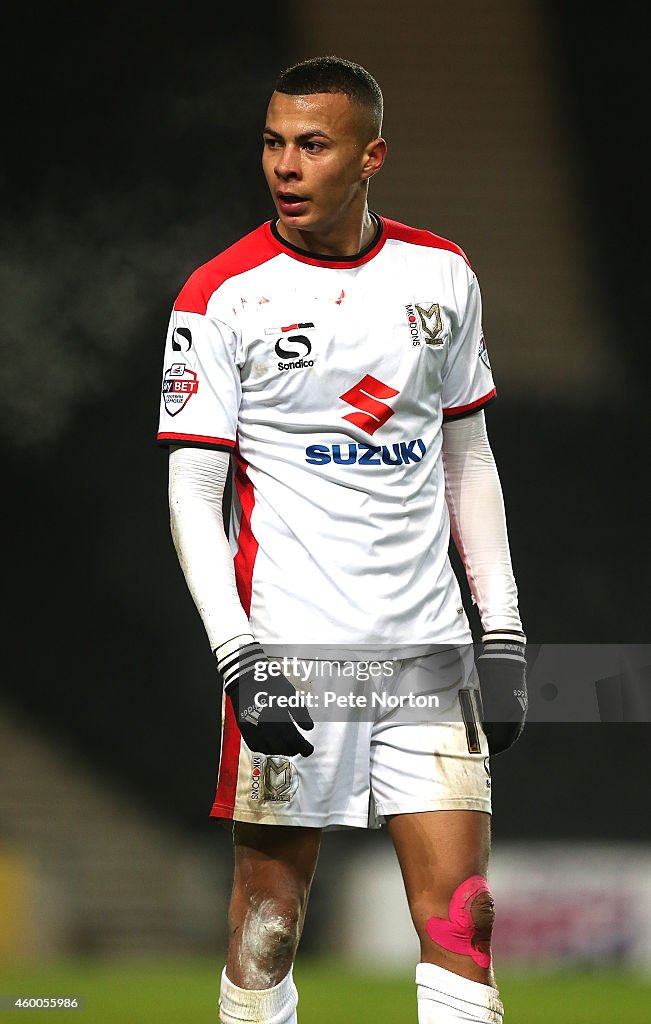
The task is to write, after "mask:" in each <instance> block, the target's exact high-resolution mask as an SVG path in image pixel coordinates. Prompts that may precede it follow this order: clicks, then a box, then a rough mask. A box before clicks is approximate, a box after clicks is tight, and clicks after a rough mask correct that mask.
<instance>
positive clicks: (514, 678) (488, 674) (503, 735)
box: [477, 630, 528, 754]
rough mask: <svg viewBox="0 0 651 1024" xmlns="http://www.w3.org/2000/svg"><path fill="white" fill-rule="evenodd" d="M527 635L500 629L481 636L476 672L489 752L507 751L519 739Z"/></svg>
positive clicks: (523, 714) (524, 700)
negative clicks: (480, 648) (480, 649)
mask: <svg viewBox="0 0 651 1024" xmlns="http://www.w3.org/2000/svg"><path fill="white" fill-rule="evenodd" d="M525 644H526V637H525V636H524V634H523V633H517V632H511V631H509V630H500V631H496V632H493V633H486V635H485V636H483V637H482V651H481V654H480V655H479V657H478V658H477V672H478V673H479V685H480V689H481V703H482V707H483V713H482V725H483V726H484V732H485V733H486V739H487V740H488V749H489V751H490V753H491V754H500V753H501V752H502V751H503V750H508V748H509V747H511V746H513V744H514V743H515V741H516V740H517V739H519V737H520V734H521V733H522V730H523V729H524V720H525V718H526V715H527V703H528V702H527V662H526V658H525Z"/></svg>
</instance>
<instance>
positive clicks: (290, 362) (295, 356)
mask: <svg viewBox="0 0 651 1024" xmlns="http://www.w3.org/2000/svg"><path fill="white" fill-rule="evenodd" d="M313 329H314V324H313V323H305V324H290V325H289V326H288V327H268V328H267V329H266V330H265V332H264V333H265V334H278V333H280V334H287V335H289V336H288V337H287V338H279V339H278V341H277V342H276V344H275V345H274V352H275V353H276V355H277V356H278V359H279V362H278V369H279V370H304V369H306V368H307V367H308V366H314V360H313V359H308V358H307V357H308V356H309V355H310V353H311V351H312V342H311V341H310V339H309V338H308V337H306V336H305V335H304V334H290V333H289V332H290V331H309V330H313Z"/></svg>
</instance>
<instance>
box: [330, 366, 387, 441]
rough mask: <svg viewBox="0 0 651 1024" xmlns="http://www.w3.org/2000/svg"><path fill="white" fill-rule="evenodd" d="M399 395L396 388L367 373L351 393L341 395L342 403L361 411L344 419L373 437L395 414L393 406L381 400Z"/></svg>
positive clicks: (351, 413)
mask: <svg viewBox="0 0 651 1024" xmlns="http://www.w3.org/2000/svg"><path fill="white" fill-rule="evenodd" d="M398 394H400V392H399V391H396V389H395V388H392V387H389V385H388V384H385V383H384V382H383V381H381V380H378V379H377V377H372V376H371V375H370V373H367V374H366V375H365V376H364V377H362V379H361V380H360V381H358V382H357V384H355V386H354V387H352V388H351V389H350V391H346V392H344V394H343V395H339V397H340V398H341V399H342V401H344V402H347V403H348V404H349V405H354V406H355V408H356V409H359V410H360V411H359V412H350V413H348V415H347V416H344V417H343V418H344V419H345V420H348V422H349V423H353V424H354V425H355V426H356V427H359V428H360V430H363V431H364V432H365V433H366V434H371V435H373V434H374V433H375V431H376V430H377V429H378V428H379V427H383V426H384V424H385V423H386V422H387V420H388V419H389V418H390V417H391V416H393V414H394V410H393V409H392V408H391V406H390V405H387V404H386V403H385V402H382V401H380V399H382V398H395V396H396V395H398Z"/></svg>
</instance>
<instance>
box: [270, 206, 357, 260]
mask: <svg viewBox="0 0 651 1024" xmlns="http://www.w3.org/2000/svg"><path fill="white" fill-rule="evenodd" d="M277 228H278V234H279V235H280V236H281V237H282V238H284V239H285V241H286V242H289V243H290V245H294V246H296V247H297V248H298V249H303V250H305V252H309V253H313V254H314V255H316V256H331V257H335V258H336V257H340V258H341V259H350V257H351V256H356V255H357V253H358V252H361V251H362V250H363V249H366V248H367V246H369V245H370V244H371V242H372V241H373V239H374V237H375V234H376V232H377V223H376V222H375V221H374V220H373V218H372V217H371V215H370V213H369V212H368V208H367V207H366V206H364V209H363V211H362V214H361V216H360V217H359V218H356V220H355V222H354V223H352V224H337V225H336V226H335V227H333V228H332V229H331V230H327V229H326V230H324V231H318V230H317V231H300V230H297V229H296V228H288V227H286V225H284V224H283V222H282V221H281V220H279V221H278V222H277Z"/></svg>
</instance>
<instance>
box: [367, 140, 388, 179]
mask: <svg viewBox="0 0 651 1024" xmlns="http://www.w3.org/2000/svg"><path fill="white" fill-rule="evenodd" d="M386 155H387V144H386V142H385V141H384V139H383V138H381V137H380V138H377V139H374V140H373V142H369V144H368V146H367V147H366V149H365V150H364V163H363V164H362V173H361V179H362V181H368V179H369V178H372V177H373V175H374V174H377V172H378V171H379V170H380V168H381V167H382V164H383V163H384V161H385V159H386Z"/></svg>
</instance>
